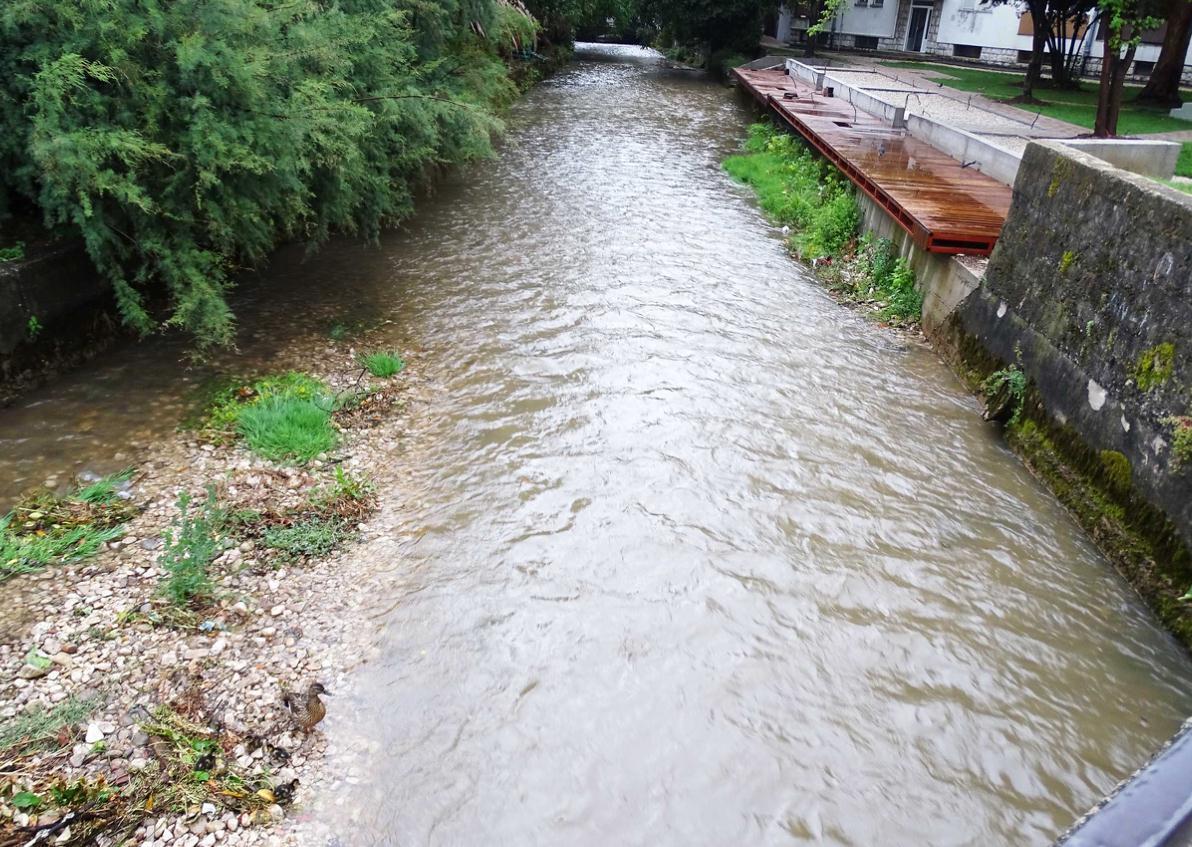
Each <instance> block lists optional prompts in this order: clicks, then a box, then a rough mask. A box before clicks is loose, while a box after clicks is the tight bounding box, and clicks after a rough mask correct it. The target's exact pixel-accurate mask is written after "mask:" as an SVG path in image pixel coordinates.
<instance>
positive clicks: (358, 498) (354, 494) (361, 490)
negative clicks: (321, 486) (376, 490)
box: [315, 465, 373, 506]
mask: <svg viewBox="0 0 1192 847" xmlns="http://www.w3.org/2000/svg"><path fill="white" fill-rule="evenodd" d="M372 496H373V485H372V483H371V482H369V481H368V480H367V479H365V478H364V477H357V476H353V475H352V474H350V473H348V472H347V471H345V470H344V469H343V468H342V467H341V466H340V465H336V466H335V482H334V484H332V486H331V487H330V489H329V490H327V491H325V492H321V494H320V496H319V497H318V498H317V499H316V500H315V505H316V506H325V505H329V504H334V503H335V502H336V501H342V500H348V501H352V502H356V503H363V502H366V501H369V500H371V499H372Z"/></svg>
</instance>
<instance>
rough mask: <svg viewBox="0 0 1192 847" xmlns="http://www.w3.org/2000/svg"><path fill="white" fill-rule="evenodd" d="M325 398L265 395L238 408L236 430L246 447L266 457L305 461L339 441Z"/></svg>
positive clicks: (330, 407) (330, 410) (330, 408)
mask: <svg viewBox="0 0 1192 847" xmlns="http://www.w3.org/2000/svg"><path fill="white" fill-rule="evenodd" d="M332 411H333V406H332V405H331V404H330V401H329V400H325V399H322V398H319V399H310V398H303V397H295V396H291V395H275V396H270V397H265V398H263V399H261V400H259V401H257V402H255V403H252V404H251V405H248V406H245V407H244V408H243V409H241V410H240V414H239V417H238V418H237V421H236V426H237V430H238V432H239V433H240V435H241V436H242V437H243V438H244V441H245V443H246V444H247V445H248V448H249V449H250V450H252V451H253V452H254V453H256V454H258V455H260V456H264V457H265V458H266V459H272V460H274V461H283V460H286V459H293V460H296V461H298V462H307V461H310V460H311V459H313V458H314V457H315V456H317V455H319V454H320V453H323V452H325V451H327V450H330V449H331V448H332V447H334V446H335V445H336V444H338V443H339V437H338V436H337V435H336V432H335V430H334V429H333V428H332V426H331V412H332Z"/></svg>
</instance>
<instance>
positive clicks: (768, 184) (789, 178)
mask: <svg viewBox="0 0 1192 847" xmlns="http://www.w3.org/2000/svg"><path fill="white" fill-rule="evenodd" d="M745 150H746V152H745V154H744V155H740V156H730V157H729V158H728V159H726V160H725V162H724V168H725V170H726V171H728V173H729V174H730V175H731V176H732V177H733V178H734V179H736V180H738V181H740V182H744V183H746V184H748V185H750V186H752V187H753V189H754V191H756V192H757V196H758V201H759V203H760V204H761V207H762V209H763V210H764V211H765V212H766V214H767V215H768V216H769V217H770V218H771V219H772V220H773V221H774V222H775V223H777V224H782V225H786V226H789V227H790V228H791V229H792V230H794V234H793V235H792V237H791V246H792V247H793V248H794V249H795V250H796V251H797V252H798V253H799V254H800V255H801V256H804V257H808V258H818V257H821V256H835V255H839V254H840V253H841V252H842V251H843V250H844V249H845V247H846V246H847V245H848V244H849V243H850V242H851V241H852V240H853V239H854V238H855V237H856V233H857V227H858V226H859V224H860V220H861V213H860V209H859V208H858V207H857V203H856V199H855V198H854V196H853V191H852V187H851V184H850V183H849V182H848V180H847V179H845V178H844V177H843V176H842V175H841V174H840V172H839V171H837V170H836V169H835V168H834V167H832V165H831V164H829V163H828V162H826V161H825V160H823V159H822V158H820V157H818V156H816V155H815V154H814V153H813V152H812V151H811V150H810V148H808V147H807V146H806V145H805V144H803V143H802V142H801V141H799V140H798V139H796V138H795V137H794V136H792V135H790V134H789V133H784V132H780V131H779V130H777V129H775V128H774V127H773V126H772V125H770V124H766V123H758V124H754V125H753V126H751V127H750V128H749V139H748V140H747V141H746V143H745Z"/></svg>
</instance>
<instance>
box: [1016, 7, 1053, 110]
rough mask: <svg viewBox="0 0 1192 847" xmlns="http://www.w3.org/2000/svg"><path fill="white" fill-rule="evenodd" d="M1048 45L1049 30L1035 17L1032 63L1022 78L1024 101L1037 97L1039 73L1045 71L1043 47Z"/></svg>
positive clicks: (1028, 101)
mask: <svg viewBox="0 0 1192 847" xmlns="http://www.w3.org/2000/svg"><path fill="white" fill-rule="evenodd" d="M1046 46H1047V30H1046V29H1044V28H1042V27H1041V26H1040V24H1039V22H1038V19H1035V33H1034V35H1033V36H1031V63H1030V64H1029V65H1027V66H1026V76H1025V77H1023V80H1022V96H1021V97H1020V98H1019V99H1021V100H1022V101H1023V102H1024V103H1030V102H1031V101H1033V100H1034V99H1035V85H1036V84H1037V83H1038V82H1039V75H1040V74H1041V73H1043V48H1044V47H1046Z"/></svg>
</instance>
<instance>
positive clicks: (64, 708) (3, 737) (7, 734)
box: [0, 697, 98, 755]
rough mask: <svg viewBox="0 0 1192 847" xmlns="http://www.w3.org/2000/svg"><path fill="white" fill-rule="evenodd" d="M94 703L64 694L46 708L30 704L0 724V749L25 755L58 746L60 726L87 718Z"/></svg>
mask: <svg viewBox="0 0 1192 847" xmlns="http://www.w3.org/2000/svg"><path fill="white" fill-rule="evenodd" d="M97 705H98V701H96V700H94V699H80V698H78V697H68V698H66V699H65V700H63V701H62V702H61V703H56V704H55V705H53V706H51V707H50V708H48V709H47V708H44V707H42V706H34V707H33V708H31V709H29V711H27V712H24V713H23V714H20V715H17V716H16V717H14V718H10V719H9V720H7V721H5V722H4V723H2V724H0V753H6V754H10V755H28V754H31V753H40V752H44V751H47V750H55V749H58V748H59V747H61V746H64V745H62V744H61V743H60V738H59V736H60V734H61V733H62V731H63V729H65V728H67V727H71V726H74V725H76V724H79V723H82V722H83V721H85V720H87V718H88V717H90V715H91V713H92V712H93V711H95V708H96V706H97ZM67 743H69V742H67Z"/></svg>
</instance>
